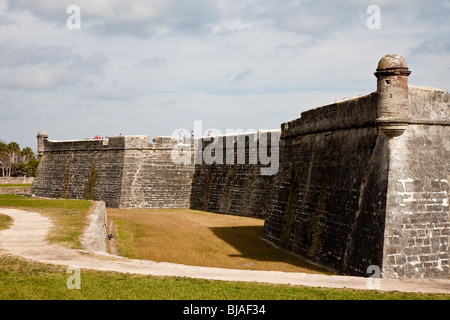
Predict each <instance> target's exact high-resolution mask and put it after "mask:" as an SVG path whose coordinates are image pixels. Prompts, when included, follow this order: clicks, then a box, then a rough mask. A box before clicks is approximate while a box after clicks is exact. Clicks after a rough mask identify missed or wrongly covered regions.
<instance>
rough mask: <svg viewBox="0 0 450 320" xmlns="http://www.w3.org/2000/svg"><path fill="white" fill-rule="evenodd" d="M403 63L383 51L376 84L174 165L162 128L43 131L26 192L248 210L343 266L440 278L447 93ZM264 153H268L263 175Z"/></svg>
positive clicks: (279, 236) (139, 204) (202, 143)
mask: <svg viewBox="0 0 450 320" xmlns="http://www.w3.org/2000/svg"><path fill="white" fill-rule="evenodd" d="M409 73H410V72H409V70H408V68H407V66H406V63H405V62H404V60H403V59H401V57H400V58H399V57H398V56H392V55H389V56H386V57H384V58H383V59H382V60H380V63H379V66H378V69H377V73H376V74H375V75H376V76H377V79H378V82H377V91H376V92H373V93H370V94H368V95H365V96H359V97H354V98H349V99H344V100H341V101H336V102H333V103H331V104H328V105H325V106H322V107H318V108H315V109H312V110H309V111H306V112H303V113H302V114H301V116H300V118H298V119H295V120H292V121H289V122H286V123H283V124H282V125H281V130H274V131H270V132H258V133H246V134H240V135H232V136H220V137H213V138H211V139H210V138H208V139H196V140H195V143H192V144H191V145H190V146H188V147H185V148H184V150H185V152H187V153H188V154H189V155H188V156H187V158H186V159H189V160H190V161H187V162H186V163H181V164H175V163H174V161H173V158H172V157H171V155H172V152H173V149H174V148H175V146H176V145H177V142H176V141H172V140H171V139H170V138H158V139H159V140H158V141H157V142H156V143H151V142H149V141H148V140H149V139H148V137H113V138H110V139H109V140H108V141H107V142H106V141H81V142H80V141H78V142H52V141H50V140H46V141H45V152H43V158H42V161H41V165H40V167H39V170H38V174H37V177H36V179H35V182H34V183H33V188H32V192H33V193H35V194H36V195H40V196H50V197H56V198H58V197H67V198H76V199H80V198H93V199H95V200H104V201H105V202H106V204H107V206H109V207H121V208H189V207H190V208H192V209H197V210H206V211H211V212H218V213H224V214H236V215H245V216H251V217H257V218H261V219H265V226H264V234H263V237H264V238H266V239H267V240H269V241H271V242H273V243H275V244H277V245H279V246H281V247H283V248H286V249H288V250H291V251H293V252H295V253H298V254H300V255H302V256H305V257H307V258H308V259H310V260H312V261H316V262H319V263H322V264H324V265H327V266H329V267H332V268H334V269H336V270H339V271H341V272H342V273H345V274H352V275H366V274H367V268H368V267H369V266H371V265H376V266H378V267H379V268H380V269H381V272H382V275H383V277H389V278H393V277H414V278H421V277H436V278H447V277H448V276H449V273H450V267H449V236H450V211H449V184H448V181H449V178H450V162H449V159H450V148H449V147H448V146H449V140H450V95H449V94H448V93H447V92H445V91H442V90H439V89H434V88H426V87H413V86H408V84H407V77H408V75H409ZM239 141H240V142H239ZM242 142H243V144H242ZM227 143H228V144H227ZM239 143H241V144H239ZM225 145H227V146H230V145H231V146H232V148H228V149H227V148H225V147H224V146H225ZM239 152H240V154H239ZM242 154H244V157H242ZM205 155H210V159H211V158H213V159H214V161H213V162H212V163H211V161H209V162H208V161H206V159H205ZM255 155H256V157H255ZM265 155H270V156H273V158H272V160H274V159H275V158H276V159H277V160H278V162H277V163H276V170H275V171H273V172H271V171H270V170H269V173H267V170H266V172H265V173H264V174H263V172H264V169H267V168H268V167H271V166H272V169H274V167H273V166H274V162H273V161H272V163H270V164H267V161H265V159H264V156H265ZM275 155H276V157H275ZM239 157H242V158H240V160H241V161H239ZM242 159H243V160H242ZM266 160H267V159H266ZM92 177H95V179H93V178H92Z"/></svg>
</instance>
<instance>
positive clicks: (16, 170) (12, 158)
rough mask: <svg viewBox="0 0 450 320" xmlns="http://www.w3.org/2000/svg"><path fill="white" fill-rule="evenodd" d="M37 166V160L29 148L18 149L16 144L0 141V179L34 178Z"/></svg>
mask: <svg viewBox="0 0 450 320" xmlns="http://www.w3.org/2000/svg"><path fill="white" fill-rule="evenodd" d="M38 165H39V160H38V159H37V157H36V154H35V153H34V152H33V150H32V149H31V148H30V147H26V148H23V149H20V146H19V144H18V143H17V142H14V141H13V142H10V143H6V142H4V141H2V140H0V167H1V171H0V177H6V178H10V177H23V176H27V177H34V176H35V175H36V170H37V167H38Z"/></svg>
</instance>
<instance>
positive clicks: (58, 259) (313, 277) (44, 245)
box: [0, 208, 450, 294]
mask: <svg viewBox="0 0 450 320" xmlns="http://www.w3.org/2000/svg"><path fill="white" fill-rule="evenodd" d="M0 213H2V214H6V215H8V216H10V217H12V218H13V219H14V223H13V225H12V226H11V228H9V229H7V230H3V231H1V232H0V247H1V248H2V249H3V250H6V251H7V252H10V253H11V254H13V255H16V256H20V257H23V258H27V259H31V260H36V261H39V262H43V263H50V264H57V265H64V266H74V267H75V266H76V267H79V268H82V269H92V270H105V271H116V272H122V273H134V274H144V275H153V276H176V277H190V278H201V279H212V280H226V281H250V282H263V283H278V284H291V285H305V286H314V287H330V288H352V289H373V287H370V288H369V287H368V281H370V280H372V279H367V278H362V277H349V276H327V275H319V274H305V273H287V272H279V271H250V270H232V269H220V268H207V267H196V266H185V265H179V264H173V263H158V262H153V261H147V260H135V259H127V258H122V257H118V256H113V255H110V254H107V253H101V252H88V251H83V250H72V249H66V248H63V247H59V246H55V245H50V244H49V243H48V242H46V240H45V238H46V235H47V232H48V230H49V229H50V228H51V226H52V223H51V221H50V220H49V219H47V218H45V217H43V216H41V215H40V214H38V213H35V212H29V211H22V210H17V209H3V208H0ZM377 280H378V281H379V284H380V287H378V289H379V290H382V291H405V292H428V293H447V294H450V280H431V279H427V280H393V279H377ZM369 284H373V282H370V283H369Z"/></svg>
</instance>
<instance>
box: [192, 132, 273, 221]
mask: <svg viewBox="0 0 450 320" xmlns="http://www.w3.org/2000/svg"><path fill="white" fill-rule="evenodd" d="M279 136H280V132H279V131H276V130H275V131H264V132H254V133H246V134H237V135H228V136H217V137H211V138H205V139H202V140H200V141H198V143H199V144H198V150H196V151H197V152H196V155H197V156H196V160H197V161H196V165H195V173H194V178H193V183H192V192H191V201H190V205H191V208H192V209H197V210H204V211H210V212H218V213H225V214H234V215H241V216H249V217H255V218H261V219H264V218H265V216H266V212H267V208H268V203H269V201H270V199H271V193H272V186H273V179H274V176H275V174H276V172H277V171H278V166H279V164H278V162H279V147H278V145H279V143H278V142H279ZM274 142H275V143H274ZM211 154H212V155H213V156H214V161H212V163H211V162H209V163H208V156H209V155H211ZM230 155H231V156H230Z"/></svg>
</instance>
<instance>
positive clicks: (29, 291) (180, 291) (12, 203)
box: [0, 195, 450, 300]
mask: <svg viewBox="0 0 450 320" xmlns="http://www.w3.org/2000/svg"><path fill="white" fill-rule="evenodd" d="M89 206H90V202H88V201H78V200H45V199H35V198H25V197H19V196H8V195H0V207H14V208H21V209H26V210H33V211H37V212H40V213H42V214H43V215H46V216H48V217H50V218H51V219H52V220H53V221H54V223H55V224H57V225H58V226H57V227H56V228H55V230H54V231H53V232H52V234H53V236H52V238H53V241H57V242H60V243H63V244H68V245H71V246H76V242H77V240H76V237H77V236H76V234H80V231H79V230H82V229H83V227H82V226H84V225H85V217H86V215H87V212H88V211H89ZM136 213H137V212H136ZM173 214H175V212H174V213H173ZM196 214H198V216H197V217H196V219H197V224H198V223H199V222H198V218H200V217H202V219H203V220H205V221H208V220H209V218H208V217H207V215H203V213H200V212H199V213H191V215H196ZM170 216H171V215H170V214H169V215H167V217H163V218H169V217H170ZM186 217H189V215H186ZM225 217H228V218H229V217H230V216H224V219H225ZM138 218H139V216H135V219H138ZM116 219H117V221H119V220H120V219H119V217H118V214H117V215H116ZM185 219H186V218H185ZM233 219H234V218H233ZM11 220H12V219H11V218H9V217H7V216H4V215H1V214H0V229H6V228H8V227H9V226H10V225H11V223H12V221H11ZM144 220H145V219H144ZM238 220H239V219H238ZM244 220H245V219H243V220H242V221H244ZM137 221H138V220H134V221H131V222H126V221H125V220H123V221H122V228H123V227H125V226H126V225H127V224H129V225H130V224H134V223H137ZM163 221H164V219H162V218H161V219H160V222H161V223H163ZM146 223H148V222H146ZM178 223H181V222H180V221H179V222H178ZM191 223H193V222H191ZM77 224H79V226H76V225H77ZM194 225H195V224H194ZM200 225H201V224H200ZM206 225H208V224H205V225H204V226H203V227H202V228H204V229H205V228H206V230H209V231H210V232H211V233H212V234H215V235H216V236H217V237H218V239H219V240H217V241H218V242H222V241H224V242H226V243H228V244H229V245H230V246H231V248H233V247H234V249H233V250H237V251H239V250H238V249H237V248H236V247H239V246H241V247H242V244H237V245H235V246H233V245H231V244H232V243H234V241H237V240H228V241H226V240H225V239H227V238H229V237H231V238H236V237H237V238H238V239H239V235H241V237H243V238H242V239H244V238H246V237H249V234H251V232H247V233H246V232H243V230H244V229H240V228H241V227H242V226H243V225H241V226H239V225H238V226H236V227H231V228H236V229H232V230H231V232H230V234H231V235H233V236H230V235H228V236H226V235H224V233H227V232H225V231H227V230H226V229H221V228H226V227H223V226H220V225H216V226H206ZM166 226H167V229H168V230H171V229H173V228H171V227H170V224H169V225H166ZM259 227H260V226H259ZM196 228H200V227H199V226H197V227H195V228H194V226H193V225H191V226H189V224H188V223H187V222H186V229H187V230H189V229H190V232H193V231H194V229H196ZM214 228H219V229H214ZM200 229H201V228H200ZM251 229H252V230H253V228H251ZM256 229H257V228H254V230H256ZM123 230H126V229H123ZM174 231H175V229H174V230H172V231H167V232H168V234H170V233H173V232H174ZM122 232H123V231H122ZM160 232H161V231H160ZM133 233H134V234H136V232H133ZM137 234H138V233H137ZM144 234H145V232H144ZM122 235H123V234H122ZM209 236H211V234H210V235H209ZM133 237H136V236H133ZM199 237H200V241H199V242H196V243H197V245H200V244H201V243H202V241H203V245H206V246H207V247H212V248H214V247H215V245H212V244H207V243H205V241H208V240H207V238H202V237H204V236H199ZM137 238H139V237H137ZM179 238H181V239H183V237H182V236H180V237H179ZM133 239H135V238H133ZM174 239H175V238H174ZM247 240H248V239H247ZM133 241H134V240H133ZM168 241H169V240H168ZM130 243H131V242H130ZM141 246H142V245H141ZM181 248H182V249H183V250H184V249H185V247H184V246H181ZM210 250H212V249H211V248H210V249H209V250H207V251H210ZM230 250H231V249H230ZM233 252H234V253H231V255H236V256H237V257H238V258H242V259H244V258H245V259H249V260H251V254H250V253H249V252H245V251H244V253H243V252H241V253H236V251H233ZM239 256H243V257H239ZM253 259H256V257H255V256H253ZM260 259H261V257H260ZM264 259H266V260H267V258H264ZM242 261H243V260H241V262H242ZM66 270H67V269H66V267H65V266H53V265H47V264H42V263H38V262H32V261H27V260H24V259H21V258H17V257H12V256H10V255H8V254H5V253H4V252H1V251H0V300H12V299H14V300H31V299H39V300H72V299H77V300H78V299H79V300H114V299H121V300H130V299H132V300H141V299H146V300H148V299H151V300H172V299H173V300H308V299H310V300H377V299H379V300H413V299H433V300H436V299H440V300H450V296H449V295H442V294H421V293H401V292H390V293H385V292H378V291H373V290H367V291H366V290H350V289H328V288H310V287H303V286H288V285H269V284H256V283H246V282H227V281H213V280H199V279H188V278H175V277H152V276H143V275H130V274H120V273H113V272H99V271H91V270H82V271H81V274H80V276H81V289H80V290H69V289H68V288H67V280H68V277H69V276H70V275H71V274H68V273H67V272H66Z"/></svg>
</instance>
